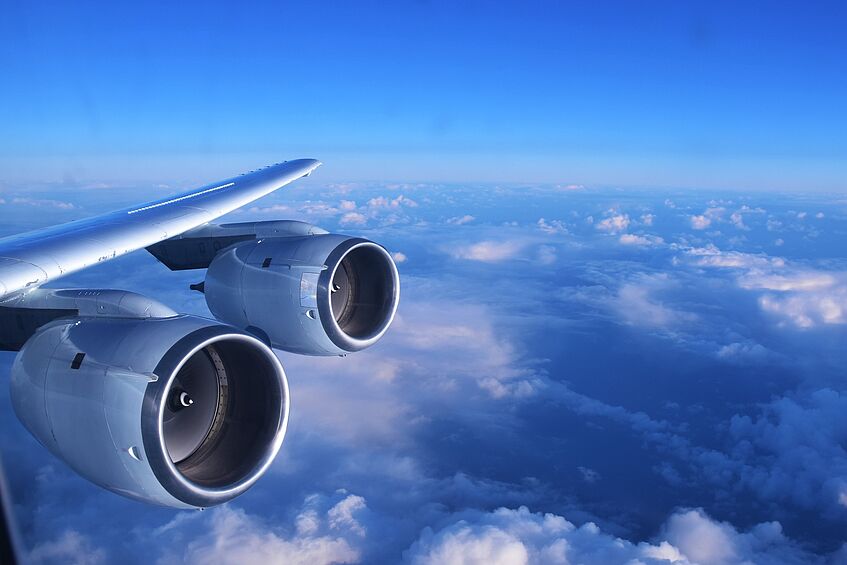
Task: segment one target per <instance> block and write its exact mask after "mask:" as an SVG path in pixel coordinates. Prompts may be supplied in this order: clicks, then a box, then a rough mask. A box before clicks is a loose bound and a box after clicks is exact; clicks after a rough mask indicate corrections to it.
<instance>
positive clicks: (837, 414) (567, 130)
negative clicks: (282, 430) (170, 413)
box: [0, 2, 847, 565]
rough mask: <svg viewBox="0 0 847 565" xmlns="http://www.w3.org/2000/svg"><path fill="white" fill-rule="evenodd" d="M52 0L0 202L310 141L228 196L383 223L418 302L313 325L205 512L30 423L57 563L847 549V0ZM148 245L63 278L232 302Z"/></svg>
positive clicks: (10, 455)
mask: <svg viewBox="0 0 847 565" xmlns="http://www.w3.org/2000/svg"><path fill="white" fill-rule="evenodd" d="M596 4H597V3H557V2H555V3H554V2H550V3H531V2H530V3H527V2H522V3H520V4H517V3H516V4H513V5H509V4H506V3H497V5H496V6H493V5H491V3H489V4H482V3H479V4H476V3H469V2H464V3H455V4H446V3H445V4H440V3H430V2H419V3H413V4H405V3H384V4H383V3H380V4H372V5H369V4H363V3H357V4H356V5H355V6H348V5H335V4H332V3H320V4H316V5H308V6H306V5H299V4H296V5H294V4H293V5H283V4H277V3H274V4H267V5H265V6H259V7H255V8H251V9H250V10H249V11H248V10H245V9H244V8H241V7H236V6H221V5H216V4H209V3H205V4H197V5H189V4H179V5H176V6H175V5H170V4H164V3H163V4H161V5H159V6H145V7H135V6H133V7H131V6H129V5H121V4H111V3H110V4H103V5H99V6H97V5H85V6H83V5H79V4H77V5H65V4H56V5H55V6H49V7H45V6H41V7H38V8H34V7H32V5H31V4H30V3H23V2H21V3H7V5H5V6H4V12H3V13H4V17H3V18H2V20H0V34H2V36H3V37H4V41H3V42H2V45H0V69H2V73H3V75H2V76H3V87H2V88H0V131H2V133H3V134H4V135H3V136H0V237H3V236H6V235H11V234H15V233H19V232H23V231H26V230H30V229H35V228H38V227H42V226H47V225H52V224H57V223H61V222H66V221H71V220H74V219H78V218H82V217H86V216H91V215H95V214H98V213H101V212H108V211H110V210H114V209H118V208H122V207H124V206H129V205H132V204H138V203H141V202H145V201H149V200H152V199H157V198H160V197H165V196H167V195H170V194H173V193H175V192H178V191H180V190H183V189H188V188H192V187H197V186H200V185H202V184H204V183H207V182H214V181H215V180H219V179H221V178H225V177H228V176H231V175H233V174H237V173H239V172H242V171H244V170H248V169H252V168H254V167H256V166H260V165H264V164H267V163H270V162H275V161H278V160H280V159H285V158H296V157H316V158H320V159H322V160H323V161H324V163H325V164H324V165H323V166H322V167H321V168H320V169H318V170H317V171H316V172H315V174H313V175H312V176H311V177H309V178H307V179H301V180H300V181H298V182H296V183H294V184H292V185H290V186H289V187H287V188H286V189H284V190H282V191H279V192H278V193H275V194H273V195H271V196H269V197H267V198H264V199H262V200H260V201H258V202H256V203H254V204H252V205H250V206H247V207H245V208H244V209H242V210H239V211H237V212H234V213H233V214H231V215H230V216H228V217H227V218H226V220H230V221H248V220H273V219H296V220H303V221H308V222H312V223H314V224H317V225H319V226H322V227H324V228H326V229H328V230H330V231H332V232H337V233H349V234H352V235H360V236H363V237H367V238H370V239H373V240H374V241H377V242H379V243H381V244H384V245H385V246H386V247H387V248H388V249H389V250H390V251H391V252H392V253H394V256H395V259H396V261H397V263H398V268H399V270H400V273H401V280H402V299H401V304H400V308H399V310H398V315H397V319H396V321H395V323H394V324H393V326H392V328H391V329H390V330H389V332H388V333H387V334H386V336H385V338H384V339H383V340H382V341H381V342H380V343H379V344H377V345H376V346H374V347H372V348H370V349H368V350H366V351H363V352H360V353H357V354H355V355H350V356H348V357H346V358H343V359H342V358H328V359H324V358H311V357H303V356H296V355H290V354H285V353H281V354H280V358H281V360H282V362H283V365H284V366H285V368H286V372H287V374H288V377H289V381H290V386H291V394H292V412H291V420H290V426H289V430H288V434H287V436H286V440H285V443H284V444H283V447H282V450H281V452H280V455H279V457H278V458H277V459H276V461H275V462H274V464H273V465H272V467H271V468H270V469H269V471H268V473H267V474H266V476H264V477H263V478H262V479H261V480H260V481H259V482H258V483H257V484H256V486H255V487H253V488H252V489H251V490H250V491H248V492H247V493H245V494H244V495H243V496H241V497H239V498H237V499H236V500H234V501H233V502H231V503H228V504H226V505H224V506H222V507H219V508H215V509H210V510H207V511H204V512H174V511H172V510H169V509H162V508H156V507H152V506H148V505H144V504H141V503H138V502H134V501H131V500H128V499H124V498H122V497H120V496H116V495H114V494H112V493H110V492H107V491H105V490H103V489H100V488H98V487H96V486H94V485H92V484H90V483H88V482H86V481H85V480H84V479H82V478H80V477H78V476H77V475H75V474H74V473H73V472H72V471H71V470H70V469H68V468H67V467H66V466H65V465H64V464H63V463H62V462H60V461H59V460H57V459H56V458H55V457H53V456H52V455H50V454H49V453H48V452H46V451H45V450H44V449H43V448H41V447H40V446H39V445H38V444H37V442H36V440H35V439H33V438H32V437H31V436H30V435H29V434H28V433H27V432H26V430H25V429H24V428H23V426H22V425H21V424H20V423H19V422H18V421H17V419H16V418H15V416H14V413H13V411H12V408H11V404H10V400H9V395H8V372H9V368H10V366H11V364H12V362H13V359H14V354H12V353H3V352H0V455H2V457H3V461H4V466H5V470H6V474H7V477H8V481H9V484H10V486H11V490H12V492H13V494H14V497H15V513H16V515H17V517H18V520H19V523H20V528H21V531H22V534H23V538H24V541H25V542H26V545H27V551H28V553H29V557H30V558H31V560H32V561H33V562H34V563H37V564H52V563H62V564H66V563H79V564H101V563H113V562H119V563H124V564H126V565H134V564H135V563H145V564H147V563H157V564H159V565H170V564H175V563H206V562H210V561H211V560H213V559H214V561H215V562H224V563H237V564H239V565H241V564H244V563H268V562H274V560H276V561H282V562H286V563H298V562H302V563H310V564H327V565H328V564H329V563H398V562H402V563H409V564H421V565H422V564H436V563H438V564H440V563H445V562H450V560H451V559H453V560H456V562H461V560H463V559H464V560H466V561H470V560H471V558H473V557H476V558H477V559H479V562H481V563H498V564H500V563H502V564H509V565H512V564H548V563H567V562H571V563H585V564H587V565H596V564H605V563H627V562H633V561H632V560H638V561H639V562H642V563H645V564H649V565H656V564H664V565H669V564H674V565H693V564H694V563H697V564H701V565H729V564H734V563H757V564H759V563H762V564H767V565H775V564H803V565H806V564H809V563H812V564H820V565H833V564H838V563H844V562H847V545H845V542H847V539H845V535H844V532H845V531H847V530H845V527H846V526H847V384H845V369H844V368H845V367H847V350H845V348H844V344H845V343H847V259H845V254H844V249H847V195H845V190H847V188H846V187H847V185H845V179H847V159H845V149H847V146H846V145H845V140H844V137H843V134H842V132H843V131H847V123H845V121H847V112H845V111H844V102H843V101H844V100H847V96H846V95H847V88H845V87H846V86H847V84H845V83H846V82H847V73H845V72H844V60H845V54H847V39H845V38H844V34H843V33H842V30H841V29H840V28H841V27H843V21H844V15H845V14H844V8H843V7H842V5H839V4H835V3H831V4H827V3H802V4H801V3H795V4H788V3H767V4H766V3H745V4H743V5H742V4H740V3H732V2H709V3H693V2H692V3H682V2H667V3H654V2H639V3H631V2H626V3H624V2H621V3H612V4H605V5H602V6H601V5H596ZM202 277H203V273H202V272H193V271H184V272H174V273H171V272H168V271H167V270H166V269H165V268H164V267H163V266H162V265H160V264H159V263H157V262H156V260H155V259H154V258H153V257H152V256H150V255H149V254H147V253H145V252H139V253H134V254H131V255H128V256H125V257H122V258H119V259H116V260H114V261H111V262H108V263H105V264H101V265H98V266H96V267H94V268H92V269H90V270H87V271H83V272H79V273H75V274H73V275H71V276H69V277H67V278H66V279H61V280H58V281H55V282H54V283H51V284H52V286H55V287H63V286H67V287H81V288H103V287H114V288H121V289H126V290H131V291H135V292H139V293H142V294H145V295H148V296H151V297H153V298H156V299H157V300H161V301H162V302H164V303H165V304H166V305H168V306H170V307H172V308H174V309H175V310H177V311H180V312H186V313H190V314H196V315H201V316H210V313H209V311H208V309H207V307H206V305H205V302H204V300H203V296H202V295H200V294H198V293H196V292H192V291H190V290H189V288H188V287H189V284H191V283H196V282H199V281H200V280H202Z"/></svg>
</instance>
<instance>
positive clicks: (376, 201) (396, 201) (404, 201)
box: [368, 194, 418, 209]
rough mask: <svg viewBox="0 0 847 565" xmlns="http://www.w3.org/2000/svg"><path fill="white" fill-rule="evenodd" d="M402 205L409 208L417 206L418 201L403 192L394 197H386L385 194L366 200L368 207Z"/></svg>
mask: <svg viewBox="0 0 847 565" xmlns="http://www.w3.org/2000/svg"><path fill="white" fill-rule="evenodd" d="M403 206H407V207H409V208H417V206H418V203H417V202H415V201H414V200H412V199H411V198H409V197H407V196H405V195H403V194H401V195H400V196H397V197H395V198H386V197H385V196H378V197H376V198H371V199H370V200H368V207H369V208H393V209H398V208H401V207H403Z"/></svg>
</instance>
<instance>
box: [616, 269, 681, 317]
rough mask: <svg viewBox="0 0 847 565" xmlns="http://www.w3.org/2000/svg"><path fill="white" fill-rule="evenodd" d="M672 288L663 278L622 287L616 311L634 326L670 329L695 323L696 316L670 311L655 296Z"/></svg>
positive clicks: (646, 279)
mask: <svg viewBox="0 0 847 565" xmlns="http://www.w3.org/2000/svg"><path fill="white" fill-rule="evenodd" d="M673 284H674V283H673V281H672V280H671V279H670V278H668V277H667V276H663V275H656V276H645V277H642V278H640V279H639V280H638V281H635V282H630V283H626V284H623V285H621V287H620V288H619V289H618V293H617V297H616V300H615V302H614V308H615V310H616V311H617V312H618V314H619V315H620V316H621V318H622V319H623V320H624V321H625V322H626V323H628V324H630V325H634V326H646V327H654V328H668V327H672V326H676V325H678V324H683V323H687V322H692V321H694V320H696V319H697V317H696V316H695V315H694V314H691V313H689V312H683V311H681V310H676V309H674V308H671V307H670V306H667V305H666V304H664V303H663V302H662V301H661V300H659V299H658V297H657V296H656V295H657V294H658V293H660V292H661V291H662V290H664V289H667V288H669V287H670V286H672V285H673Z"/></svg>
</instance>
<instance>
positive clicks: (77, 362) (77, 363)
mask: <svg viewBox="0 0 847 565" xmlns="http://www.w3.org/2000/svg"><path fill="white" fill-rule="evenodd" d="M83 359H85V353H77V354H76V355H74V360H73V361H71V369H79V368H80V367H81V366H82V360H83Z"/></svg>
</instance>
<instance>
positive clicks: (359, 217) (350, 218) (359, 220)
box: [338, 212, 368, 226]
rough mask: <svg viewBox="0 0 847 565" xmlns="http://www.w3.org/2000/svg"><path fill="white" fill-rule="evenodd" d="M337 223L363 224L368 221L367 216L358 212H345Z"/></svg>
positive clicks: (348, 224) (344, 224) (343, 224)
mask: <svg viewBox="0 0 847 565" xmlns="http://www.w3.org/2000/svg"><path fill="white" fill-rule="evenodd" d="M338 223H339V224H341V225H342V226H363V225H365V224H367V223H368V218H367V217H366V216H365V215H364V214H360V213H359V212H347V213H346V214H344V215H343V216H341V219H340V220H339V221H338Z"/></svg>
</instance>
